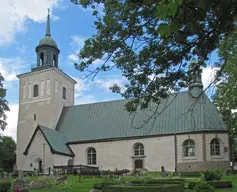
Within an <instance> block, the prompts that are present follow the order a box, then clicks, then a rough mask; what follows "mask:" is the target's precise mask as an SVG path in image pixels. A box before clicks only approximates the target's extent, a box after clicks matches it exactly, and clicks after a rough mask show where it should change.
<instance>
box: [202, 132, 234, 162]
mask: <svg viewBox="0 0 237 192" xmlns="http://www.w3.org/2000/svg"><path fill="white" fill-rule="evenodd" d="M214 138H217V139H218V140H219V141H220V156H211V147H210V143H211V140H212V139H214ZM224 147H227V151H226V152H224ZM206 158H207V161H228V160H229V135H228V134H227V133H217V134H213V133H210V134H206Z"/></svg>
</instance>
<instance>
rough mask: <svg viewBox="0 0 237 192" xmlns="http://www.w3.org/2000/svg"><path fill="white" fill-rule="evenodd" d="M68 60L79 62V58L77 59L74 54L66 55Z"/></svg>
mask: <svg viewBox="0 0 237 192" xmlns="http://www.w3.org/2000/svg"><path fill="white" fill-rule="evenodd" d="M68 59H69V60H70V61H74V62H75V61H78V60H79V58H78V56H77V55H76V54H70V55H68Z"/></svg>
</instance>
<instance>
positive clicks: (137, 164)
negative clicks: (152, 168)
mask: <svg viewBox="0 0 237 192" xmlns="http://www.w3.org/2000/svg"><path fill="white" fill-rule="evenodd" d="M142 168H143V161H142V160H140V159H138V160H136V161H135V169H142Z"/></svg>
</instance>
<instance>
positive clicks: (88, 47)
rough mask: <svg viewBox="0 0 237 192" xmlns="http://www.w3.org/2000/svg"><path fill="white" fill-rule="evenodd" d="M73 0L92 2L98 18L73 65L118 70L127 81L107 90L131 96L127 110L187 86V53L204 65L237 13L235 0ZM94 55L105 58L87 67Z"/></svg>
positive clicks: (230, 28)
mask: <svg viewBox="0 0 237 192" xmlns="http://www.w3.org/2000/svg"><path fill="white" fill-rule="evenodd" d="M71 1H72V2H73V3H75V4H80V5H82V6H83V7H84V8H87V7H91V8H92V9H93V10H94V11H93V15H94V16H95V19H96V20H95V22H94V25H95V29H96V34H95V35H93V36H92V37H90V38H89V39H87V40H86V41H85V45H84V47H83V49H82V50H81V51H80V53H79V57H80V59H81V62H80V63H75V67H76V69H77V70H79V71H87V72H89V74H88V75H93V77H95V76H96V75H97V74H98V73H99V72H101V71H110V70H112V69H114V68H117V69H119V70H121V72H122V75H123V76H125V77H126V78H127V80H128V82H129V83H128V84H127V85H125V87H124V88H122V87H119V86H118V85H114V86H113V87H111V90H112V91H113V92H116V93H119V94H121V95H122V96H123V97H124V98H126V99H131V100H130V101H129V102H128V103H127V104H126V109H127V110H128V111H136V110H137V109H138V107H139V106H140V107H141V108H146V107H147V106H148V103H149V102H150V101H153V102H155V103H157V104H159V103H160V102H161V100H162V99H163V98H166V97H167V96H168V95H169V93H170V92H173V91H175V92H178V91H180V90H181V89H182V88H184V87H186V86H187V79H188V73H187V69H188V65H189V62H190V61H191V59H193V58H195V59H196V60H197V61H198V65H199V66H203V65H204V64H205V62H206V61H207V60H208V56H209V55H210V53H212V52H213V51H214V50H215V49H217V48H218V47H219V45H220V42H221V41H223V40H226V39H227V38H228V36H229V35H230V34H231V33H232V31H233V29H234V26H235V22H236V15H237V14H236V13H237V1H236V0H210V1H196V0H187V1H186V0H185V1H184V0H176V1H174V0H161V1H157V0H124V1H119V0H80V1H79V0H71ZM98 4H102V5H103V13H102V14H101V12H100V11H99V8H98V7H99V6H98ZM100 7H101V6H100ZM96 59H102V60H104V63H103V64H101V65H100V66H99V67H97V68H96V69H95V70H90V66H91V65H92V63H93V61H95V60H96ZM223 66H224V65H223ZM222 70H223V68H221V69H220V72H219V73H218V74H220V73H221V71H222Z"/></svg>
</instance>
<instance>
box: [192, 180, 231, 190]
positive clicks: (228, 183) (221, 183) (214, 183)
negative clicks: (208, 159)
mask: <svg viewBox="0 0 237 192" xmlns="http://www.w3.org/2000/svg"><path fill="white" fill-rule="evenodd" d="M207 183H208V184H210V185H211V186H213V187H215V188H231V187H232V182H231V181H207ZM196 184H197V182H189V184H188V188H189V189H194V188H195V186H196Z"/></svg>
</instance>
